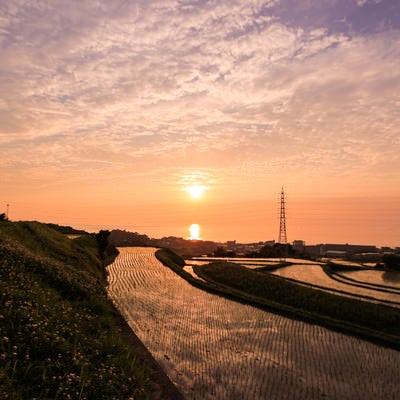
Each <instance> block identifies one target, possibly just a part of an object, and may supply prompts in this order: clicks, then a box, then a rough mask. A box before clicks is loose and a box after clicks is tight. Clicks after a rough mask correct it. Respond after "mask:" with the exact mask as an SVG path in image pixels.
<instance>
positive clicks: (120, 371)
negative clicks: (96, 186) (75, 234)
mask: <svg viewBox="0 0 400 400" xmlns="http://www.w3.org/2000/svg"><path fill="white" fill-rule="evenodd" d="M104 284H105V282H104V271H103V266H102V262H101V260H100V258H99V254H98V247H97V243H96V239H95V237H94V236H91V235H86V236H81V237H79V238H77V239H75V240H70V239H68V238H67V237H66V236H65V235H63V234H61V233H59V232H56V231H55V230H53V229H51V228H50V227H48V226H46V225H44V224H40V223H35V222H26V223H25V222H19V223H13V222H8V221H2V222H0V294H1V297H0V397H2V398H12V399H33V398H37V399H129V398H135V399H147V398H152V397H153V396H152V393H153V389H152V385H151V382H150V379H149V371H148V369H147V368H146V367H144V366H143V365H142V363H141V362H140V361H139V360H138V357H137V355H136V354H133V353H132V347H131V346H128V344H127V343H126V341H124V339H123V337H122V336H121V333H120V332H119V331H118V330H117V329H116V328H115V309H114V308H113V306H112V304H111V303H110V302H109V300H108V299H107V294H106V290H105V285H104Z"/></svg>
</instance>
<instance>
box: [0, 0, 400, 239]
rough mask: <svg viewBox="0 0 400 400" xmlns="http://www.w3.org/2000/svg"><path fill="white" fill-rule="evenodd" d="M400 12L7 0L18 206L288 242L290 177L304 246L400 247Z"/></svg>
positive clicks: (81, 222)
mask: <svg viewBox="0 0 400 400" xmlns="http://www.w3.org/2000/svg"><path fill="white" fill-rule="evenodd" d="M399 21H400V4H399V3H398V2H394V1H392V0H382V1H379V2H378V1H375V0H354V1H353V0H352V1H347V0H346V1H344V0H330V1H318V2H308V1H307V2H306V1H299V2H292V1H289V0H280V1H275V0H274V1H273V0H265V1H260V0H246V1H239V0H232V1H231V0H230V1H228V0H221V1H218V2H207V1H205V0H200V1H196V2H190V1H188V2H178V1H175V0H172V1H168V2H166V1H161V0H153V1H147V0H146V1H145V0H132V1H129V2H126V1H122V0H121V1H118V0H117V1H113V2H101V3H99V4H96V2H81V3H80V4H79V6H76V7H71V6H70V2H68V1H66V0H60V1H58V2H53V1H43V2H40V3H37V4H36V3H34V4H28V3H25V2H22V1H19V0H13V1H10V2H6V3H5V4H4V5H1V6H0V54H1V59H2V62H1V66H0V87H1V94H0V178H1V192H0V193H1V197H0V207H3V210H4V212H5V211H6V205H7V204H10V208H9V211H10V218H11V219H13V220H39V221H43V222H54V223H59V224H63V225H71V226H74V227H76V228H85V229H88V230H90V231H97V230H99V229H110V228H121V229H128V230H132V231H137V232H140V233H145V234H148V235H149V236H151V237H162V236H169V235H174V236H180V237H188V236H189V235H190V233H189V226H190V225H191V224H193V223H197V224H199V225H200V229H201V231H200V235H201V237H202V238H203V239H210V240H220V241H225V240H234V239H236V240H238V241H241V242H250V241H263V240H271V239H275V240H277V238H278V229H279V196H280V190H281V187H282V186H283V187H284V188H285V192H286V195H287V216H288V220H287V235H288V240H289V241H292V240H295V239H303V240H305V241H306V242H307V243H310V244H311V243H321V242H322V243H324V242H325V243H326V242H335V243H347V242H348V243H354V244H376V245H390V246H400V228H399V227H400V212H399V205H400V185H399V182H400V133H399V126H400V113H399V109H400V107H399V105H400V70H399V68H398V65H399V63H400V46H399V43H400V22H399ZM194 185H197V186H201V187H203V189H204V190H203V192H202V194H201V196H199V198H198V199H193V198H191V196H190V193H189V192H188V191H187V190H185V188H186V189H187V188H188V187H189V186H194ZM0 212H2V210H1V209H0Z"/></svg>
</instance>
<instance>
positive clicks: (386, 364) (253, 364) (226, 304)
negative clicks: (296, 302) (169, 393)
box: [109, 248, 400, 400]
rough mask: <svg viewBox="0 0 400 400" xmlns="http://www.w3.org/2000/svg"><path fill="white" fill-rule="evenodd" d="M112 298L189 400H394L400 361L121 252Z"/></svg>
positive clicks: (137, 253)
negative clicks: (232, 298)
mask: <svg viewBox="0 0 400 400" xmlns="http://www.w3.org/2000/svg"><path fill="white" fill-rule="evenodd" d="M119 250H120V255H119V256H118V257H117V259H116V260H115V262H114V263H113V264H112V265H110V266H109V283H110V284H109V293H110V295H111V297H112V298H113V299H114V301H115V302H116V304H117V305H118V307H119V308H120V310H121V311H122V313H123V314H124V315H125V317H126V319H127V320H128V322H129V324H130V326H131V327H132V329H133V330H134V331H135V333H136V334H137V335H138V337H139V338H140V339H141V340H142V342H143V343H144V344H145V346H146V347H147V348H148V349H149V350H150V352H151V353H152V354H153V356H154V357H155V359H156V360H157V361H158V362H159V363H160V364H161V365H162V367H163V368H164V369H165V371H166V373H167V374H168V375H169V376H170V378H171V379H172V381H173V382H175V384H176V385H177V387H178V388H179V389H180V390H181V391H182V393H183V394H184V396H185V398H186V399H202V400H203V399H221V400H222V399H223V400H233V399H240V400H243V399H254V400H256V399H279V400H282V399H307V400H310V399H365V400H368V399H374V400H376V399H396V398H398V397H397V396H398V394H399V393H400V370H399V368H398V365H399V362H400V353H399V352H397V351H395V350H391V349H385V348H382V347H379V346H376V345H374V344H371V343H369V342H365V341H362V340H359V339H357V338H354V337H350V336H346V335H343V334H339V333H336V332H332V331H329V330H327V329H324V328H321V327H319V326H314V325H310V324H307V323H304V322H300V321H295V320H291V319H288V318H284V317H282V316H279V315H276V314H272V313H269V312H265V311H261V310H259V309H256V308H253V307H250V306H246V305H242V304H239V303H236V302H233V301H230V300H227V299H224V298H222V297H219V296H215V295H211V294H209V293H205V292H203V291H202V290H200V289H197V288H194V287H192V286H191V285H190V284H188V283H187V282H186V281H185V280H183V279H182V278H180V277H179V276H177V275H176V274H175V273H173V272H172V271H171V270H170V269H168V268H167V267H165V266H163V265H162V264H161V263H160V262H159V261H158V260H157V259H156V258H155V256H154V251H155V249H150V248H120V249H119Z"/></svg>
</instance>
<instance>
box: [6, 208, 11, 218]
mask: <svg viewBox="0 0 400 400" xmlns="http://www.w3.org/2000/svg"><path fill="white" fill-rule="evenodd" d="M9 210H10V205H9V204H7V213H6V217H7V219H8V220H9V219H10V216H9V214H10V213H9Z"/></svg>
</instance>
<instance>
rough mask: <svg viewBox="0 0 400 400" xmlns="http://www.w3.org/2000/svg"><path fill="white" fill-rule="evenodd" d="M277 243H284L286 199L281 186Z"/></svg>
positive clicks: (285, 239)
mask: <svg viewBox="0 0 400 400" xmlns="http://www.w3.org/2000/svg"><path fill="white" fill-rule="evenodd" d="M278 243H282V244H286V243H287V237H286V200H285V192H284V190H283V188H282V191H281V212H280V217H279V239H278Z"/></svg>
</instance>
